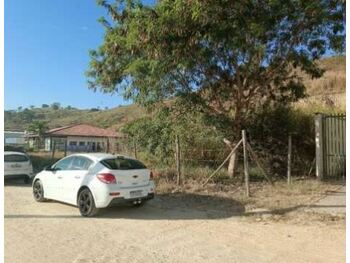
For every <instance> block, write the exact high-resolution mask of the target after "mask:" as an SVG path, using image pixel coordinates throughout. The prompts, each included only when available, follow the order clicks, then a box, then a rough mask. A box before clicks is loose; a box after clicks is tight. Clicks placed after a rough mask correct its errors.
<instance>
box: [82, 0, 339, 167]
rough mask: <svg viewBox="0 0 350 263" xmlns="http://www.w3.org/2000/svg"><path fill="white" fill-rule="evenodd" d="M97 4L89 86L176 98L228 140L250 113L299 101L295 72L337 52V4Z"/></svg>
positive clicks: (274, 0)
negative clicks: (99, 38)
mask: <svg viewBox="0 0 350 263" xmlns="http://www.w3.org/2000/svg"><path fill="white" fill-rule="evenodd" d="M98 3H99V4H100V5H101V6H103V7H105V8H106V9H107V10H108V13H109V17H108V18H101V22H102V24H103V25H104V26H105V28H106V32H105V37H104V41H103V43H102V45H101V46H100V47H99V48H98V49H97V50H94V51H91V62H90V67H89V70H88V71H87V76H88V78H89V84H90V88H92V89H100V90H102V91H103V92H107V93H113V92H118V93H122V94H123V95H124V97H125V98H126V99H133V100H134V101H136V102H138V103H141V104H145V105H148V104H151V103H153V102H157V101H161V100H166V99H173V98H177V100H178V102H179V103H180V105H181V106H182V108H183V109H187V107H194V109H195V110H198V111H201V112H202V113H205V114H206V115H207V116H208V117H209V118H208V119H209V120H214V121H215V123H216V124H215V125H216V126H217V128H222V129H225V130H226V131H227V132H226V133H227V136H228V137H227V138H228V139H229V140H230V141H231V142H235V141H237V139H238V137H239V136H240V130H241V129H242V128H244V127H245V125H246V123H247V120H248V118H249V117H250V116H251V115H252V114H254V112H255V111H256V110H257V109H258V108H261V107H264V106H267V105H269V106H271V105H273V104H276V103H288V102H291V101H295V100H297V99H299V98H301V97H303V96H304V95H305V87H304V85H303V82H302V79H301V78H300V77H299V76H300V75H301V74H300V73H301V72H303V73H304V74H307V75H309V76H311V77H312V78H317V77H320V76H321V75H322V73H323V71H322V69H320V68H319V67H318V66H317V63H316V60H317V59H319V58H320V57H322V56H323V55H324V54H325V53H326V52H329V51H335V52H342V51H343V49H344V37H345V29H344V28H345V1H334V0H283V1H281V0H235V1H230V0H162V1H158V2H157V3H156V4H155V5H153V6H146V5H143V4H142V3H141V2H140V1H133V0H129V1H115V2H114V3H110V2H109V1H103V0H100V1H98ZM184 106H187V107H184ZM230 163H231V168H232V166H233V165H232V164H233V163H234V156H233V158H232V159H231V162H230ZM231 173H232V169H231Z"/></svg>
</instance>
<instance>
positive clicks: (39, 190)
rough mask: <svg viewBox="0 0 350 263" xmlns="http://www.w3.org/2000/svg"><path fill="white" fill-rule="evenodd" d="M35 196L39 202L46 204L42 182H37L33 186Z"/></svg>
mask: <svg viewBox="0 0 350 263" xmlns="http://www.w3.org/2000/svg"><path fill="white" fill-rule="evenodd" d="M33 196H34V199H35V201H37V202H44V201H45V200H46V199H45V198H44V188H43V185H42V183H41V181H40V180H36V181H35V183H34V185H33Z"/></svg>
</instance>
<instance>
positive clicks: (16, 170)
mask: <svg viewBox="0 0 350 263" xmlns="http://www.w3.org/2000/svg"><path fill="white" fill-rule="evenodd" d="M4 176H5V179H23V180H24V182H25V183H29V182H30V180H31V179H32V177H34V174H33V165H32V162H31V160H30V158H29V156H28V155H26V154H25V153H22V152H10V151H5V152H4Z"/></svg>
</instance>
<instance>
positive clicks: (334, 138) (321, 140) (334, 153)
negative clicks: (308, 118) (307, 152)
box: [316, 114, 346, 179]
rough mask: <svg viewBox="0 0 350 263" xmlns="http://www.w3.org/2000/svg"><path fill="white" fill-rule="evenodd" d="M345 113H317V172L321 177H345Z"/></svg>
mask: <svg viewBox="0 0 350 263" xmlns="http://www.w3.org/2000/svg"><path fill="white" fill-rule="evenodd" d="M345 121H346V118H345V114H338V115H325V114H317V115H316V165H317V167H316V172H317V171H318V174H317V175H318V177H320V179H323V178H324V179H332V178H334V179H340V178H345V174H346V173H345V170H346V164H345V163H346V149H345V144H346V143H345V141H346V138H345V137H346V132H345Z"/></svg>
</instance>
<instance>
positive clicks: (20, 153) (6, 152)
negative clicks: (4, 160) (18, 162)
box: [4, 151, 27, 156]
mask: <svg viewBox="0 0 350 263" xmlns="http://www.w3.org/2000/svg"><path fill="white" fill-rule="evenodd" d="M4 154H5V155H10V154H18V155H25V156H27V154H26V153H23V152H13V151H4Z"/></svg>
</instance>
